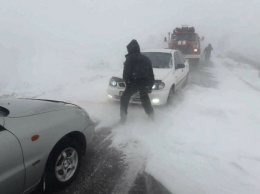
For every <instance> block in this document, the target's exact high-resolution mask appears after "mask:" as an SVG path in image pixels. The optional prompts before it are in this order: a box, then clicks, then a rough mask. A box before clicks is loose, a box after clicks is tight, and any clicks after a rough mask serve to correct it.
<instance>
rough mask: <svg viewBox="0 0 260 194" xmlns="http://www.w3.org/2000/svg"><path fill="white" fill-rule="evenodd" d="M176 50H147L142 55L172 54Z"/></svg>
mask: <svg viewBox="0 0 260 194" xmlns="http://www.w3.org/2000/svg"><path fill="white" fill-rule="evenodd" d="M174 51H176V50H174V49H147V50H144V51H142V53H148V52H149V53H172V52H174Z"/></svg>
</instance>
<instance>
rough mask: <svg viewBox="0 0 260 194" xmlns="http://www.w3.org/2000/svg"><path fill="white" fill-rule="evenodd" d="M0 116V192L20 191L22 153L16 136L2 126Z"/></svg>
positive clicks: (22, 184) (21, 189) (22, 178)
mask: <svg viewBox="0 0 260 194" xmlns="http://www.w3.org/2000/svg"><path fill="white" fill-rule="evenodd" d="M3 123H4V122H3V118H2V117H0V153H1V156H0V193H1V194H2V193H6V194H17V193H22V192H23V189H24V181H25V168H24V163H23V154H22V149H21V146H20V143H19V141H18V140H17V138H16V137H15V136H14V135H13V134H12V133H11V132H9V131H8V130H6V129H5V128H4V126H3Z"/></svg>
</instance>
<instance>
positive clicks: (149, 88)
mask: <svg viewBox="0 0 260 194" xmlns="http://www.w3.org/2000/svg"><path fill="white" fill-rule="evenodd" d="M145 92H147V93H148V94H150V93H152V88H151V87H149V86H146V87H145Z"/></svg>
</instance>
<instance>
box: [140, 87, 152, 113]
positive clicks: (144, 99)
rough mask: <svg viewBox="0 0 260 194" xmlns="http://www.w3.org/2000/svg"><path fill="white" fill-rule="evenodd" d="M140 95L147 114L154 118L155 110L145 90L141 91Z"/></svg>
mask: <svg viewBox="0 0 260 194" xmlns="http://www.w3.org/2000/svg"><path fill="white" fill-rule="evenodd" d="M139 93H140V100H141V102H142V105H143V108H144V110H145V112H146V114H148V115H149V116H150V117H153V116H154V110H153V107H152V104H151V101H150V98H149V95H148V93H147V92H146V91H145V89H140V90H139Z"/></svg>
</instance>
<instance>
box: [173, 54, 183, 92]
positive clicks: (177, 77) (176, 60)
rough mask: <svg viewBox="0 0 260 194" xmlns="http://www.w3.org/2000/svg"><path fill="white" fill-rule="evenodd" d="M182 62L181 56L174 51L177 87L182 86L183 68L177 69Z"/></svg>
mask: <svg viewBox="0 0 260 194" xmlns="http://www.w3.org/2000/svg"><path fill="white" fill-rule="evenodd" d="M178 64H180V59H179V56H178V54H177V51H175V52H174V66H175V79H176V83H175V87H176V89H178V88H179V86H180V81H181V78H182V77H181V76H182V69H177V65H178Z"/></svg>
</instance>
